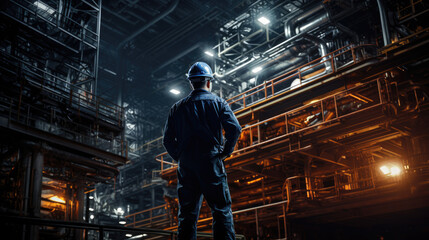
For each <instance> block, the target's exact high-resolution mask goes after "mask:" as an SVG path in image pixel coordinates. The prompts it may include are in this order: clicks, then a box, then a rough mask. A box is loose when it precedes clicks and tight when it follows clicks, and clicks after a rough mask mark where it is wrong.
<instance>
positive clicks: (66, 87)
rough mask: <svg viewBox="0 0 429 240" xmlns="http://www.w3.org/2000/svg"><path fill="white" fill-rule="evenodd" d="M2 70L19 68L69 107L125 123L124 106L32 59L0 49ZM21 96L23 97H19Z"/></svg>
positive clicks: (45, 91) (118, 124)
mask: <svg viewBox="0 0 429 240" xmlns="http://www.w3.org/2000/svg"><path fill="white" fill-rule="evenodd" d="M0 53H1V61H2V66H1V68H2V70H4V71H11V70H12V69H17V71H15V72H18V70H19V72H20V73H21V74H22V76H25V77H26V80H27V82H28V84H29V85H30V86H33V87H36V88H38V89H40V91H41V92H42V93H46V94H48V95H49V96H50V97H51V98H54V99H57V100H58V101H59V102H60V103H62V104H64V105H65V106H66V107H71V108H73V109H76V110H77V111H79V112H82V113H88V114H92V115H93V117H95V118H96V119H97V120H102V121H105V122H107V123H110V124H113V125H116V126H119V127H123V125H124V123H123V122H124V109H123V108H122V107H120V106H118V105H116V104H114V103H112V102H110V101H108V100H106V99H103V98H101V97H98V96H96V95H95V94H93V93H91V92H89V91H87V90H85V89H82V88H80V87H77V86H75V85H73V84H71V83H70V82H68V81H67V80H65V79H63V78H62V77H59V76H56V75H54V74H52V73H50V72H48V71H46V70H44V69H42V68H40V67H37V66H34V65H33V64H31V63H30V62H27V61H24V60H23V59H19V58H17V57H15V56H12V55H11V54H8V53H6V52H5V51H0ZM20 99H21V98H20Z"/></svg>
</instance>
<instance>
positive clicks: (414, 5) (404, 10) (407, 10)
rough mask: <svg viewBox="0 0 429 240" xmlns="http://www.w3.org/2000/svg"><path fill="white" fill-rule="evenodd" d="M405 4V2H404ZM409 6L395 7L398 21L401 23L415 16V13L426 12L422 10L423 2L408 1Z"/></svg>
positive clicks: (418, 0) (420, 0) (419, 0)
mask: <svg viewBox="0 0 429 240" xmlns="http://www.w3.org/2000/svg"><path fill="white" fill-rule="evenodd" d="M404 2H405V1H404ZM408 2H409V4H408V5H406V6H402V7H401V6H399V3H398V7H397V13H398V19H399V21H402V20H404V19H406V18H408V17H411V16H413V15H415V14H416V13H421V12H422V11H424V12H427V11H428V9H425V8H424V3H423V0H409V1H408Z"/></svg>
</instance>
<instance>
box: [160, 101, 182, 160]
mask: <svg viewBox="0 0 429 240" xmlns="http://www.w3.org/2000/svg"><path fill="white" fill-rule="evenodd" d="M163 144H164V147H165V149H166V150H167V152H168V154H170V156H171V157H172V158H173V159H174V160H176V161H178V158H179V156H178V153H177V151H178V149H177V148H178V143H177V140H176V130H175V128H174V120H173V108H171V109H170V113H169V114H168V118H167V122H166V123H165V127H164V138H163Z"/></svg>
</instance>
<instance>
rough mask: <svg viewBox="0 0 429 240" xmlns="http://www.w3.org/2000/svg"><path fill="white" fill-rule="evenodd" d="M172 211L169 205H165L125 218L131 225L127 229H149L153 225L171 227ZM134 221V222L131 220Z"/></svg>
mask: <svg viewBox="0 0 429 240" xmlns="http://www.w3.org/2000/svg"><path fill="white" fill-rule="evenodd" d="M170 214H171V211H170V205H169V204H163V205H160V206H156V207H153V208H149V209H146V210H143V211H139V212H135V213H132V214H130V215H127V216H125V219H130V220H129V221H131V223H128V224H126V225H125V226H126V227H147V226H152V225H165V224H167V225H170V221H171V219H172V218H171V216H170ZM131 219H132V220H131Z"/></svg>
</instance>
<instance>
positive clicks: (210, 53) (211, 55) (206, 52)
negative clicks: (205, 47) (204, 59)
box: [204, 51, 214, 57]
mask: <svg viewBox="0 0 429 240" xmlns="http://www.w3.org/2000/svg"><path fill="white" fill-rule="evenodd" d="M204 53H205V54H207V55H209V56H210V57H213V56H214V54H213V53H212V52H211V51H205V52H204Z"/></svg>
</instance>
